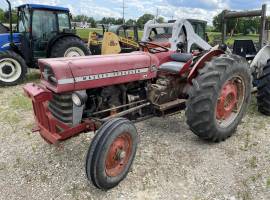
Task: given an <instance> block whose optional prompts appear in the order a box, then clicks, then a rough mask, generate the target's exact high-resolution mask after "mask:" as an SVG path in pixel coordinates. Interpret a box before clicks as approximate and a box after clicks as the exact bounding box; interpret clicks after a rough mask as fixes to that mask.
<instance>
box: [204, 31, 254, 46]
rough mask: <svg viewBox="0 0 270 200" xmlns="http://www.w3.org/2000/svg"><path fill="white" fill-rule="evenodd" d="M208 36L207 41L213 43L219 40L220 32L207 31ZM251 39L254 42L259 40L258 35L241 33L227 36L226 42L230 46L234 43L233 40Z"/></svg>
mask: <svg viewBox="0 0 270 200" xmlns="http://www.w3.org/2000/svg"><path fill="white" fill-rule="evenodd" d="M207 34H208V37H209V43H210V44H215V43H217V42H220V41H221V33H220V32H207ZM239 39H242V40H253V41H255V42H258V41H259V35H257V34H249V35H243V34H235V35H234V36H232V37H228V38H227V40H226V44H227V45H229V46H232V45H233V43H234V40H239Z"/></svg>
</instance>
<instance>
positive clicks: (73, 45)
mask: <svg viewBox="0 0 270 200" xmlns="http://www.w3.org/2000/svg"><path fill="white" fill-rule="evenodd" d="M87 55H90V51H89V49H88V48H87V47H86V45H85V44H84V42H83V41H82V40H81V39H79V38H77V37H71V36H69V37H64V38H61V39H59V40H58V41H57V42H56V43H55V44H54V45H53V47H52V49H51V55H50V57H51V58H59V57H78V56H87Z"/></svg>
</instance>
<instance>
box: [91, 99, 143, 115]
mask: <svg viewBox="0 0 270 200" xmlns="http://www.w3.org/2000/svg"><path fill="white" fill-rule="evenodd" d="M145 102H146V100H141V101H136V102H132V103H129V104H125V105H121V106H116V107H113V108H109V109H106V110H101V111H98V112H94V113H93V114H92V116H95V115H99V114H104V113H107V112H111V111H113V110H118V109H121V108H125V107H128V106H134V105H137V104H140V103H145Z"/></svg>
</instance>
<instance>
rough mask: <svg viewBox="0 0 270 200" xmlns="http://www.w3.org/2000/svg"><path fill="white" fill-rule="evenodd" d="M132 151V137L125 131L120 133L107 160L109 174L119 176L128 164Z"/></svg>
mask: <svg viewBox="0 0 270 200" xmlns="http://www.w3.org/2000/svg"><path fill="white" fill-rule="evenodd" d="M131 151H132V138H131V136H130V134H129V133H127V132H125V133H122V134H121V135H119V136H118V137H117V138H116V139H115V140H114V141H113V143H112V144H111V146H110V148H109V150H108V153H107V156H106V160H105V171H106V174H107V175H108V176H111V177H114V176H118V175H119V174H121V173H122V172H123V170H124V169H125V167H126V166H127V164H128V161H129V159H130V156H131Z"/></svg>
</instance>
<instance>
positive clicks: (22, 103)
mask: <svg viewBox="0 0 270 200" xmlns="http://www.w3.org/2000/svg"><path fill="white" fill-rule="evenodd" d="M10 106H11V108H12V109H21V110H31V109H32V104H31V101H29V99H28V98H27V97H25V96H24V95H22V94H18V95H14V96H12V97H11V101H10Z"/></svg>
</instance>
